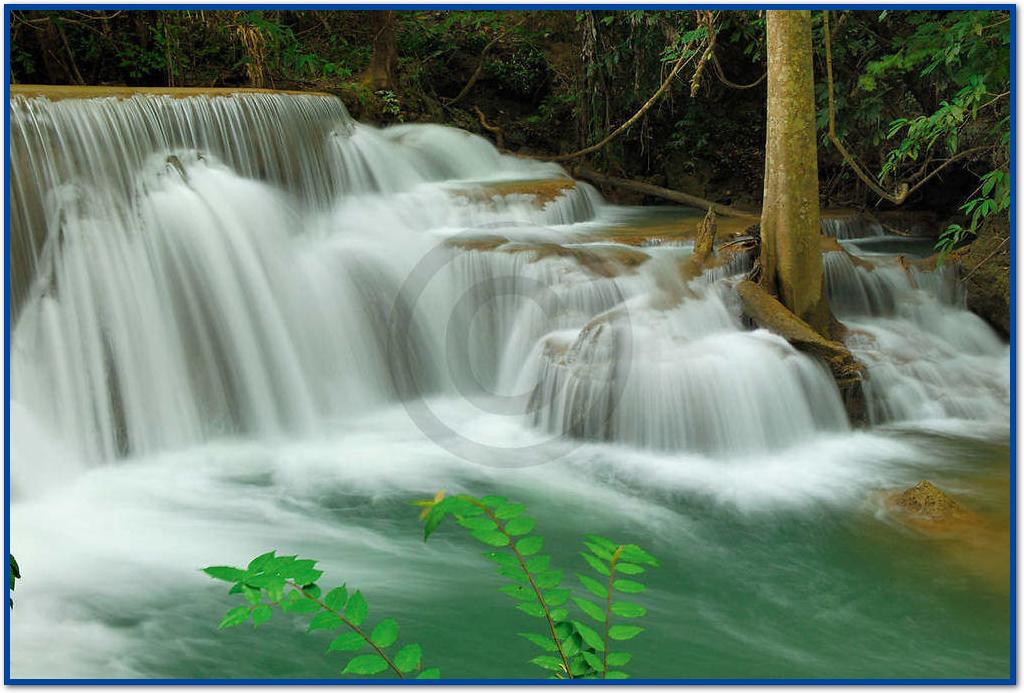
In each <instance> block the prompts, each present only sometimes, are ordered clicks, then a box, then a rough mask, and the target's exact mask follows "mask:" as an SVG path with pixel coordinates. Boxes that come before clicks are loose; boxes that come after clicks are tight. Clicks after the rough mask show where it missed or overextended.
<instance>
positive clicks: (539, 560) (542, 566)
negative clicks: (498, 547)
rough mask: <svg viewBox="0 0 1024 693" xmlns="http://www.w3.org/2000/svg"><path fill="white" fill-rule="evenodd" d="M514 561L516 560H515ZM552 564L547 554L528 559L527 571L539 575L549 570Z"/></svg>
mask: <svg viewBox="0 0 1024 693" xmlns="http://www.w3.org/2000/svg"><path fill="white" fill-rule="evenodd" d="M512 560H515V559H514V558H513V559H512ZM550 564H551V556H548V555H547V554H544V555H541V556H532V557H530V558H527V559H526V569H527V570H529V571H530V572H531V573H539V572H542V571H545V570H547V569H548V566H549V565H550Z"/></svg>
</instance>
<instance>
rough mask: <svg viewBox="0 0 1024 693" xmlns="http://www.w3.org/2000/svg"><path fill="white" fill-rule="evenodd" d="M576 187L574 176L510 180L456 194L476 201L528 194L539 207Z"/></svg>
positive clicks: (467, 189) (456, 192)
mask: <svg viewBox="0 0 1024 693" xmlns="http://www.w3.org/2000/svg"><path fill="white" fill-rule="evenodd" d="M575 187H576V181H574V180H573V179H572V178H553V179H549V180H510V181H500V182H497V183H488V184H486V185H481V186H479V187H473V188H466V189H464V190H457V191H455V194H456V195H458V196H460V197H465V198H467V199H470V200H473V201H475V202H484V203H486V202H490V201H491V200H493V199H494V198H496V197H510V196H526V197H529V198H531V202H533V204H535V205H536V206H538V207H541V208H543V207H545V206H547V204H548V203H549V202H551V201H552V200H554V199H555V198H557V197H559V196H560V195H563V194H565V193H567V192H569V191H570V190H573V189H574V188H575Z"/></svg>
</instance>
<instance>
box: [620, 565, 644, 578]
mask: <svg viewBox="0 0 1024 693" xmlns="http://www.w3.org/2000/svg"><path fill="white" fill-rule="evenodd" d="M615 572H616V573H623V574H625V575H639V574H640V573H642V572H644V569H643V568H641V567H640V566H638V565H637V564H635V563H616V564H615Z"/></svg>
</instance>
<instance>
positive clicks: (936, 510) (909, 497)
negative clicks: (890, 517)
mask: <svg viewBox="0 0 1024 693" xmlns="http://www.w3.org/2000/svg"><path fill="white" fill-rule="evenodd" d="M889 505H890V507H891V508H892V509H895V510H897V511H898V512H901V513H907V514H909V515H911V516H912V517H913V518H915V519H920V520H932V521H946V520H956V519H961V518H964V517H966V516H967V515H968V511H967V510H966V509H965V508H964V507H963V506H962V505H960V503H958V502H957V501H956V500H955V499H954V498H951V497H950V496H948V495H946V494H945V493H943V492H942V490H941V489H939V488H938V487H937V486H935V484H933V483H932V482H930V481H927V480H924V481H920V482H918V483H917V484H916V485H915V486H913V487H911V488H909V489H907V490H906V491H904V492H903V493H901V494H899V495H897V496H893V497H892V499H891V500H890V501H889Z"/></svg>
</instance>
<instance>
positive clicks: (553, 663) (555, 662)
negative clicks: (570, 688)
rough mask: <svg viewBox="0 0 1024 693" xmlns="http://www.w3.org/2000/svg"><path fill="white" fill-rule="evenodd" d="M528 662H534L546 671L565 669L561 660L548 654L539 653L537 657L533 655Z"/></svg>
mask: <svg viewBox="0 0 1024 693" xmlns="http://www.w3.org/2000/svg"><path fill="white" fill-rule="evenodd" d="M530 663H531V664H536V665H537V666H539V667H540V668H541V669H547V670H548V671H559V672H561V671H565V669H563V668H562V660H560V659H559V658H558V657H552V656H550V655H541V656H539V657H534V658H533V659H531V660H530Z"/></svg>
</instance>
